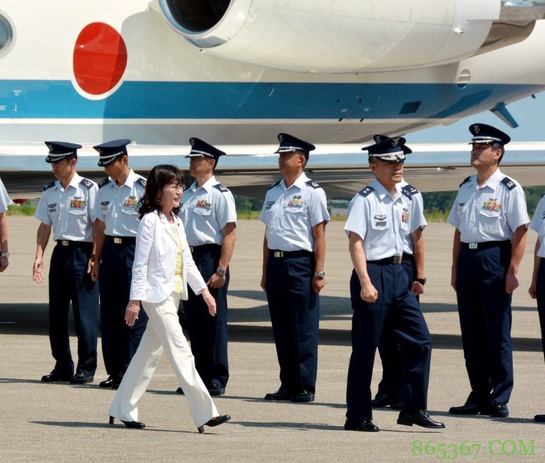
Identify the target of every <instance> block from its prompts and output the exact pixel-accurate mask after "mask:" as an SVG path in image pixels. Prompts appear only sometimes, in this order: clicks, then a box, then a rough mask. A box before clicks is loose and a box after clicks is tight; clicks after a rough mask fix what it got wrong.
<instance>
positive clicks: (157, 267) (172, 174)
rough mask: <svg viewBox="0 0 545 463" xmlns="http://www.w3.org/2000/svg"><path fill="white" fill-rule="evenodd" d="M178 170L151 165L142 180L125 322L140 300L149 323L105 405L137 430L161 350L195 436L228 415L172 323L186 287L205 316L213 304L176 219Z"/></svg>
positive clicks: (137, 309)
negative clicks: (218, 407) (197, 296)
mask: <svg viewBox="0 0 545 463" xmlns="http://www.w3.org/2000/svg"><path fill="white" fill-rule="evenodd" d="M182 184H183V178H182V174H181V172H180V171H179V170H178V169H177V168H176V167H174V166H170V165H159V166H155V167H154V168H153V169H152V171H151V172H150V175H149V177H148V180H147V184H146V191H145V194H144V197H143V198H142V205H141V207H140V225H139V226H138V233H137V236H136V251H135V257H134V264H133V268H132V281H131V293H130V301H129V304H128V305H127V310H126V315H125V321H126V323H127V325H129V326H132V325H133V324H134V322H135V321H136V319H137V318H138V314H139V313H140V302H141V303H142V306H143V307H144V310H145V311H146V313H147V315H148V317H149V321H148V325H147V328H146V331H145V332H144V335H143V337H142V341H141V342H140V346H139V347H138V350H137V351H136V353H135V355H134V357H133V359H132V361H131V363H130V365H129V368H128V369H127V371H126V372H125V375H124V376H123V380H122V381H121V384H120V385H119V389H118V390H117V394H116V396H115V398H114V401H113V403H112V406H111V407H110V424H113V423H114V418H117V419H119V420H121V421H122V422H123V423H124V424H125V426H127V427H129V428H143V427H144V426H145V425H144V423H142V422H139V421H138V408H137V407H138V403H139V402H140V399H141V398H142V396H143V395H144V393H145V392H146V389H147V388H148V385H149V383H150V380H151V378H152V376H153V373H154V372H155V369H156V367H157V364H158V363H159V358H160V357H161V354H162V352H163V350H165V351H166V353H167V356H168V359H169V360H170V363H171V364H172V367H173V368H174V371H175V372H176V376H177V378H178V382H179V384H180V386H181V387H182V389H183V391H184V393H185V396H186V397H187V400H188V403H189V407H190V409H191V415H192V417H193V421H194V422H195V424H196V425H197V428H198V430H199V432H204V426H205V425H207V426H218V425H220V424H223V423H225V422H226V421H228V420H229V419H230V418H231V417H230V416H229V415H221V416H220V415H219V414H218V411H217V410H216V407H215V405H214V402H213V401H212V399H211V397H210V394H209V393H208V390H207V389H206V386H205V385H204V383H203V382H202V380H201V378H200V376H199V374H198V373H197V370H196V369H195V360H194V357H193V354H192V353H191V348H190V347H189V344H188V342H187V340H186V338H185V336H184V334H183V332H182V328H181V326H180V323H179V321H178V303H179V301H180V298H181V299H183V300H186V299H187V291H188V290H187V285H188V284H189V285H190V286H191V289H192V290H193V291H194V292H195V294H201V295H202V297H203V298H204V300H205V302H206V305H207V306H208V310H209V313H210V315H212V316H214V315H215V313H216V303H215V301H214V298H213V297H212V296H211V295H210V292H209V291H208V288H207V286H206V283H205V282H204V280H203V278H202V276H201V274H200V273H199V271H198V270H197V267H196V266H195V262H194V261H193V258H192V257H191V252H190V250H189V246H188V244H187V240H186V237H185V232H184V226H183V223H182V221H181V220H180V218H179V217H178V208H179V206H180V198H181V196H182V193H183V187H182Z"/></svg>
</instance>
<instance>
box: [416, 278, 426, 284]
mask: <svg viewBox="0 0 545 463" xmlns="http://www.w3.org/2000/svg"><path fill="white" fill-rule="evenodd" d="M414 281H418V283H420V284H421V285H422V286H424V285H425V284H426V279H425V278H415V279H414Z"/></svg>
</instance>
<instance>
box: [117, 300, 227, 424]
mask: <svg viewBox="0 0 545 463" xmlns="http://www.w3.org/2000/svg"><path fill="white" fill-rule="evenodd" d="M179 301H180V296H179V295H178V294H175V293H173V294H171V295H170V296H169V297H168V299H166V300H165V301H163V302H159V303H149V302H143V303H142V305H143V306H144V310H145V311H146V313H147V315H148V317H149V320H148V326H147V328H146V331H145V332H144V335H143V336H142V340H141V341H140V346H139V347H138V349H137V351H136V353H135V354H134V357H133V358H132V360H131V363H130V365H129V368H127V371H126V372H125V375H124V376H123V380H122V381H121V384H120V385H119V389H118V390H117V394H116V396H115V398H114V401H113V403H112V406H111V407H110V416H113V417H114V418H117V419H119V420H123V421H138V403H139V402H140V400H141V399H142V396H143V395H144V393H145V392H146V390H147V388H148V386H149V383H150V381H151V378H152V377H153V374H154V373H155V369H156V368H157V364H158V363H159V359H160V358H161V354H162V353H163V349H164V350H165V351H166V353H167V356H168V359H169V361H170V363H171V365H172V368H173V369H174V372H175V373H176V377H177V378H178V383H179V384H180V386H182V389H183V390H184V395H185V397H186V398H187V401H188V403H189V408H190V409H191V415H192V417H193V421H194V422H195V424H196V425H197V427H199V426H202V425H203V424H205V423H207V422H208V421H209V420H210V419H211V418H213V417H215V416H218V415H219V413H218V411H217V410H216V406H215V405H214V402H213V401H212V398H211V397H210V394H209V393H208V389H206V386H205V385H204V383H203V381H202V379H201V377H200V376H199V373H197V370H196V368H195V358H194V357H193V354H192V353H191V348H190V347H189V343H188V342H187V340H186V338H185V336H184V333H183V331H182V327H181V326H180V322H179V319H178V303H179Z"/></svg>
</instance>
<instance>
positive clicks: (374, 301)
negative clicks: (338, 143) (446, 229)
mask: <svg viewBox="0 0 545 463" xmlns="http://www.w3.org/2000/svg"><path fill="white" fill-rule="evenodd" d="M404 144H405V139H404V138H401V137H400V138H389V139H386V140H383V141H381V142H379V143H376V144H374V145H371V146H367V147H365V148H363V149H364V150H367V151H368V152H369V166H370V168H371V170H372V172H373V174H374V175H375V180H374V181H373V182H372V183H371V184H370V185H369V186H368V187H366V188H364V189H362V190H361V191H360V192H359V193H358V194H357V195H356V196H355V197H354V198H353V199H352V201H351V203H350V205H349V209H348V220H347V222H346V226H345V231H346V233H347V235H348V237H349V240H350V255H351V258H352V262H353V264H354V271H353V272H352V278H351V281H350V297H351V301H352V309H353V311H354V313H353V318H352V355H351V358H350V366H349V370H348V385H347V394H346V400H347V406H348V408H347V413H346V422H345V425H344V428H345V429H346V430H350V431H366V432H376V431H379V428H378V426H376V425H375V424H374V423H373V421H372V405H371V376H372V372H373V363H374V358H375V351H376V348H377V346H378V343H379V340H380V338H381V334H382V332H383V330H391V331H392V332H393V334H394V336H395V339H396V342H397V343H398V344H399V345H400V349H401V354H402V355H401V358H402V362H401V363H402V368H403V376H404V378H405V391H404V400H403V409H402V410H401V412H400V414H399V418H398V420H397V422H398V424H402V425H408V426H412V425H413V424H416V425H418V426H423V427H426V428H444V425H443V423H439V422H436V421H434V420H432V419H431V418H430V417H429V415H428V413H427V411H426V408H427V390H428V380H429V368H430V357H431V337H430V333H429V331H428V327H427V325H426V322H425V320H424V317H423V316H422V312H421V311H420V308H419V305H418V302H417V301H416V296H415V295H414V294H413V293H411V292H410V291H409V285H408V278H407V273H406V271H405V270H404V269H403V268H402V266H401V265H400V264H401V262H402V256H403V249H404V238H405V235H407V234H411V233H414V232H415V231H417V230H418V229H420V228H421V221H420V220H419V219H420V218H419V217H418V216H415V214H413V208H412V206H411V202H412V201H413V192H412V191H411V189H410V188H402V187H401V186H400V182H401V180H402V178H403V162H404V160H405V153H407V154H408V153H410V150H409V149H407V148H406V147H405V148H404Z"/></svg>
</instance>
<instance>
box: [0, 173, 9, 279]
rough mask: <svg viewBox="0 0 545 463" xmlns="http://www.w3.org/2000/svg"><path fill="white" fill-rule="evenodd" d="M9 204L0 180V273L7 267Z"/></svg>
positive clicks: (6, 193)
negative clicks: (7, 212)
mask: <svg viewBox="0 0 545 463" xmlns="http://www.w3.org/2000/svg"><path fill="white" fill-rule="evenodd" d="M10 204H11V200H10V199H9V196H8V192H7V191H6V188H5V187H4V184H3V183H2V180H1V179H0V272H3V271H4V270H6V269H7V268H8V265H9V260H8V259H9V250H8V219H7V217H6V211H7V210H8V206H9V205H10Z"/></svg>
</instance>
